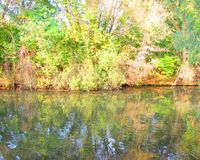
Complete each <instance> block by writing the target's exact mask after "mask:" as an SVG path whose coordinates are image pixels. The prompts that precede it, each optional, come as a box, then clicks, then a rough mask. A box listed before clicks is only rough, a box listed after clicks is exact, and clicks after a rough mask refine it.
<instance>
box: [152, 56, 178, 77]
mask: <svg viewBox="0 0 200 160" xmlns="http://www.w3.org/2000/svg"><path fill="white" fill-rule="evenodd" d="M155 65H156V67H157V68H158V70H159V71H160V73H161V74H163V75H165V76H167V77H171V76H173V75H174V74H175V73H176V71H177V69H178V67H179V65H180V59H179V58H178V57H177V56H168V55H165V56H164V57H162V58H160V59H156V63H155Z"/></svg>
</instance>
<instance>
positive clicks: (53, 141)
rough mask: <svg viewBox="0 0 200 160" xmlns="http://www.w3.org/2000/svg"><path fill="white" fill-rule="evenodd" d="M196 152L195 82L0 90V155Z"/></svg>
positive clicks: (144, 159) (199, 126) (52, 159)
mask: <svg viewBox="0 0 200 160" xmlns="http://www.w3.org/2000/svg"><path fill="white" fill-rule="evenodd" d="M10 159H11V160H12V159H13V160H29V159H31V160H37V159H42V160H43V159H48V160H57V159H58V160H60V159H61V160H63V159H74V160H79V159H87V160H88V159H89V160H90V159H98V160H107V159H123V160H148V159H161V160H165V159H166V160H175V159H183V160H190V159H191V160H192V159H200V89H199V88H198V87H192V88H187V87H182V88H166V87H165V88H140V89H139V88H135V89H134V88H133V89H126V90H122V91H115V92H97V93H71V94H70V93H66V92H59V93H57V92H15V91H0V160H10Z"/></svg>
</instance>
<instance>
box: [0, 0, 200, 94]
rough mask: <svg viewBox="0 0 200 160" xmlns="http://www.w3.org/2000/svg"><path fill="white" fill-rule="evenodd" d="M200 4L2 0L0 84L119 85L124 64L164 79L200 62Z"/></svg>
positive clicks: (193, 1) (171, 0) (167, 0)
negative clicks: (183, 66)
mask: <svg viewBox="0 0 200 160" xmlns="http://www.w3.org/2000/svg"><path fill="white" fill-rule="evenodd" d="M199 7H200V2H199V0H191V1H188V0H181V1H180V0H163V1H161V2H158V1H155V0H145V1H143V0H131V1H127V0H109V1H104V0H94V1H87V0H86V1H78V0H69V1H57V0H53V1H48V0H15V1H12V0H1V1H0V13H1V14H0V17H1V18H0V65H1V70H0V74H1V76H0V77H1V78H0V85H1V86H7V87H13V85H15V86H17V87H20V88H56V89H70V90H79V89H81V90H96V89H112V88H119V87H121V86H122V85H123V84H126V83H127V70H128V69H127V63H129V62H131V63H132V64H135V65H131V66H133V68H141V69H138V70H136V71H135V72H139V73H140V72H142V71H143V70H146V71H149V72H152V69H153V71H154V72H156V74H155V75H159V76H158V77H160V76H162V77H166V79H169V78H170V77H173V76H174V75H176V73H177V71H178V69H179V67H180V66H181V64H185V63H187V62H190V64H191V65H197V64H198V62H199V59H200V54H199V50H200V19H199V16H200V12H199V11H200V9H199ZM142 64H145V65H142ZM146 64H147V65H146ZM135 72H134V75H135V76H137V73H135ZM149 72H147V73H146V72H145V73H143V72H142V73H143V75H142V77H146V78H148V77H149V75H150V73H149ZM151 75H152V74H151ZM134 83H137V82H133V84H134Z"/></svg>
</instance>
